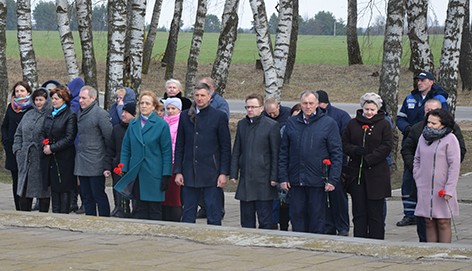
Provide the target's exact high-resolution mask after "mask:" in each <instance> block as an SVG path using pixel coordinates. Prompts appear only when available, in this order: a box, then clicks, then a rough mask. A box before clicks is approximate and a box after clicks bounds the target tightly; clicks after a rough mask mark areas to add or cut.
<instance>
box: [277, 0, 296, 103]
mask: <svg viewBox="0 0 472 271" xmlns="http://www.w3.org/2000/svg"><path fill="white" fill-rule="evenodd" d="M292 4H293V3H292V1H291V0H279V25H278V27H277V35H276V36H275V46H274V66H275V71H276V74H277V94H276V95H275V96H276V97H277V98H279V99H280V96H281V93H282V88H283V86H284V79H285V68H286V67H287V58H288V51H289V47H290V34H291V32H292V19H293V14H292V12H293V5H292Z"/></svg>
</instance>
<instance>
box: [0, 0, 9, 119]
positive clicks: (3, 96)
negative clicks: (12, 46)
mask: <svg viewBox="0 0 472 271" xmlns="http://www.w3.org/2000/svg"><path fill="white" fill-rule="evenodd" d="M6 29H7V1H6V0H0V119H2V120H3V117H4V116H5V111H6V109H7V104H8V102H9V100H8V94H9V89H8V68H7V37H6Z"/></svg>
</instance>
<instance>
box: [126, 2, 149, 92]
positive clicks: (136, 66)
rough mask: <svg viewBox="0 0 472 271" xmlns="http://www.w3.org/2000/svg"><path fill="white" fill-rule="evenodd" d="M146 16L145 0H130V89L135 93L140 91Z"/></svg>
mask: <svg viewBox="0 0 472 271" xmlns="http://www.w3.org/2000/svg"><path fill="white" fill-rule="evenodd" d="M145 16H146V0H132V6H131V22H130V26H131V30H130V44H129V53H130V69H131V70H130V72H131V88H132V89H134V90H135V91H136V92H137V93H139V92H140V91H141V82H142V59H143V46H144V24H145V22H144V17H145Z"/></svg>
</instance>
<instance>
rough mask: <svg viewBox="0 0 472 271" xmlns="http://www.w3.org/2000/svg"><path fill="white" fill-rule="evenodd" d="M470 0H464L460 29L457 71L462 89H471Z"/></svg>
mask: <svg viewBox="0 0 472 271" xmlns="http://www.w3.org/2000/svg"><path fill="white" fill-rule="evenodd" d="M469 9H470V1H469V0H466V5H465V17H464V28H463V31H462V42H461V56H460V60H459V73H460V75H461V79H462V80H461V81H462V91H471V90H472V33H471V31H470V23H469V21H470V12H469Z"/></svg>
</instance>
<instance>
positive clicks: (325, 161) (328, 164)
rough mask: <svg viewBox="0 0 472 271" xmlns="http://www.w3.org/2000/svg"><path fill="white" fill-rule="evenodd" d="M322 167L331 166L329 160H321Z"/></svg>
mask: <svg viewBox="0 0 472 271" xmlns="http://www.w3.org/2000/svg"><path fill="white" fill-rule="evenodd" d="M323 165H327V166H331V160H329V159H324V160H323Z"/></svg>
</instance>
